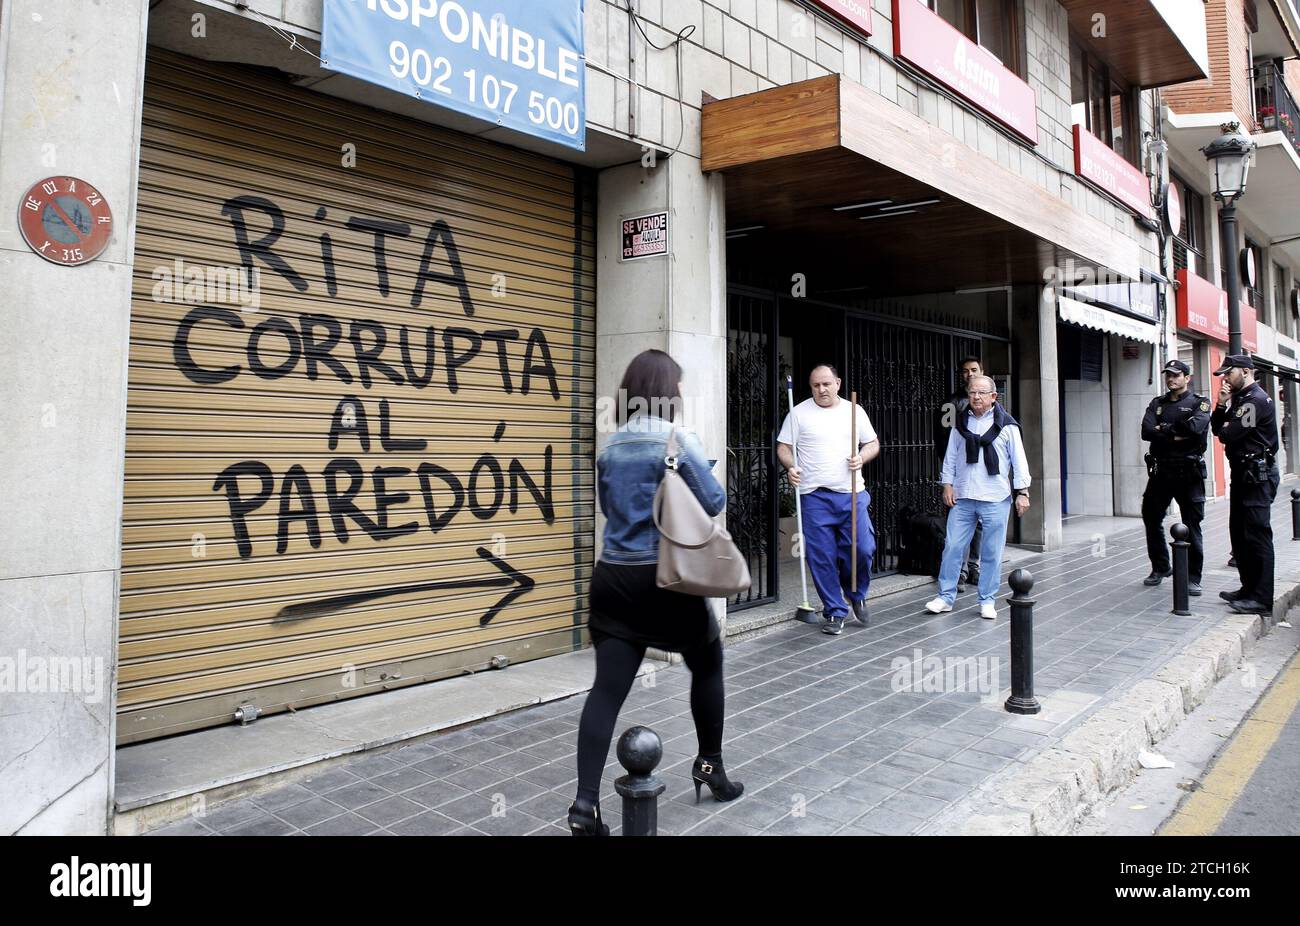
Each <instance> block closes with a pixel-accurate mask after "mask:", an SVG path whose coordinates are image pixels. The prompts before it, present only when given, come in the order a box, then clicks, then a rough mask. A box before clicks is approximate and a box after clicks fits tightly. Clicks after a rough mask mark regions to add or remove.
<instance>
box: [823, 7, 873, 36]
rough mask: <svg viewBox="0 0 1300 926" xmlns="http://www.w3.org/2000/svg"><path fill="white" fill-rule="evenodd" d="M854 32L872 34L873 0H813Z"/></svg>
mask: <svg viewBox="0 0 1300 926" xmlns="http://www.w3.org/2000/svg"><path fill="white" fill-rule="evenodd" d="M812 2H813V4H814V5H815V6H819V7H821V8H822V9H823V10H825V11H826V12H827V13H830V14H831V15H832V16H834V17H835V18H836V19H838V20H839V21H840V22H842V23H844V24H845V25H846V26H848V27H849V28H850V29H852V30H853V31H854V32H861V33H862V34H863V35H871V0H812Z"/></svg>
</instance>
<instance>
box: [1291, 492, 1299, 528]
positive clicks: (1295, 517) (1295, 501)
mask: <svg viewBox="0 0 1300 926" xmlns="http://www.w3.org/2000/svg"><path fill="white" fill-rule="evenodd" d="M1291 539H1292V540H1300V489H1292V490H1291Z"/></svg>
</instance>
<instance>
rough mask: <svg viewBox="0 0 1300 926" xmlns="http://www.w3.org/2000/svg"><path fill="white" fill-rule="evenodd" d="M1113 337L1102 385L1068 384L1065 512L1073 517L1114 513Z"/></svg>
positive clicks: (1106, 343)
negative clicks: (1112, 444) (1112, 463)
mask: <svg viewBox="0 0 1300 926" xmlns="http://www.w3.org/2000/svg"><path fill="white" fill-rule="evenodd" d="M1110 341H1111V339H1110V338H1106V339H1105V340H1104V341H1103V342H1102V343H1103V351H1104V353H1103V356H1102V364H1101V382H1099V383H1091V382H1082V381H1080V380H1077V379H1067V380H1065V381H1064V385H1065V420H1064V421H1063V422H1062V426H1063V427H1064V429H1065V455H1066V482H1065V498H1066V510H1067V511H1068V512H1069V513H1070V515H1072V516H1073V515H1079V514H1089V515H1106V516H1110V515H1112V514H1114V513H1115V506H1114V500H1113V484H1112V481H1111V473H1112V466H1111V422H1110V361H1109V353H1110Z"/></svg>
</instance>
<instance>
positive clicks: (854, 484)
mask: <svg viewBox="0 0 1300 926" xmlns="http://www.w3.org/2000/svg"><path fill="white" fill-rule="evenodd" d="M849 405H850V406H852V408H851V410H850V411H849V418H850V420H851V421H852V422H853V423H852V424H851V425H849V439H850V440H851V441H852V442H853V449H852V450H851V451H850V453H849V456H857V454H858V393H857V392H856V391H854V392H851V393H849ZM849 486H850V487H851V488H850V490H849V512H850V515H849V517H850V518H851V519H852V521H853V527H852V528H851V529H850V530H849V538H850V541H849V543H850V547H849V551H850V552H849V556H850V557H851V559H850V562H852V564H853V565H852V566H851V567H850V568H851V570H852V571H851V573H850V575H851V576H852V578H851V579H850V580H849V581H850V586H851V587H850V589H849V591H851V592H852V593H853V594H855V595H856V594H857V593H858V474H857V473H856V472H854V471H853V470H852V469H850V470H849Z"/></svg>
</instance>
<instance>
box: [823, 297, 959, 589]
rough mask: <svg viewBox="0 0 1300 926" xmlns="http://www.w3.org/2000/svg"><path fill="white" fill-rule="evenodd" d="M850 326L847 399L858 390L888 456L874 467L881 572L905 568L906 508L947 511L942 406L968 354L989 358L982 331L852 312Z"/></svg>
mask: <svg viewBox="0 0 1300 926" xmlns="http://www.w3.org/2000/svg"><path fill="white" fill-rule="evenodd" d="M844 326H845V330H844V334H845V337H844V343H845V354H846V358H845V364H844V376H843V385H842V386H841V388H840V396H841V398H848V397H849V395H850V393H851V392H852V391H853V390H857V393H858V404H859V405H861V406H862V407H863V408H864V409H866V412H867V416H868V417H869V418H870V419H871V424H872V427H874V428H875V430H876V433H877V434H878V435H879V437H880V456H879V457H878V458H877V459H876V461H875V462H874V463H872V464H870V465H869V466H868V468H867V470H866V482H867V490H868V491H869V492H870V493H871V521H872V526H874V527H875V529H876V558H875V561H874V562H873V564H872V570H871V571H872V574H873V575H877V574H880V573H888V572H893V571H895V570H896V569H897V568H898V556H899V531H898V521H899V518H898V512H899V510H900V509H902V508H903V507H910V508H912V509H913V510H914V511H928V512H937V511H939V510H940V509H941V508H942V505H943V502H942V493H941V492H940V489H939V485H938V480H939V469H940V466H941V464H942V463H943V451H944V446H943V445H941V443H940V441H941V440H943V439H945V438H946V432H944V433H940V421H939V415H940V408H941V406H942V405H943V403H944V402H946V401H948V398H949V396H950V395H952V390H953V387H954V386H955V376H956V370H957V367H958V365H959V364H960V363H961V360H962V358H963V357H966V356H974V357H982V356H983V355H982V353H981V350H980V339H979V338H978V337H976V336H966V335H963V334H958V333H954V332H945V331H942V330H937V329H929V328H924V327H911V326H902V325H899V324H897V323H895V322H892V321H883V320H879V319H872V318H866V317H861V316H856V315H846V317H845V321H844Z"/></svg>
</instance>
